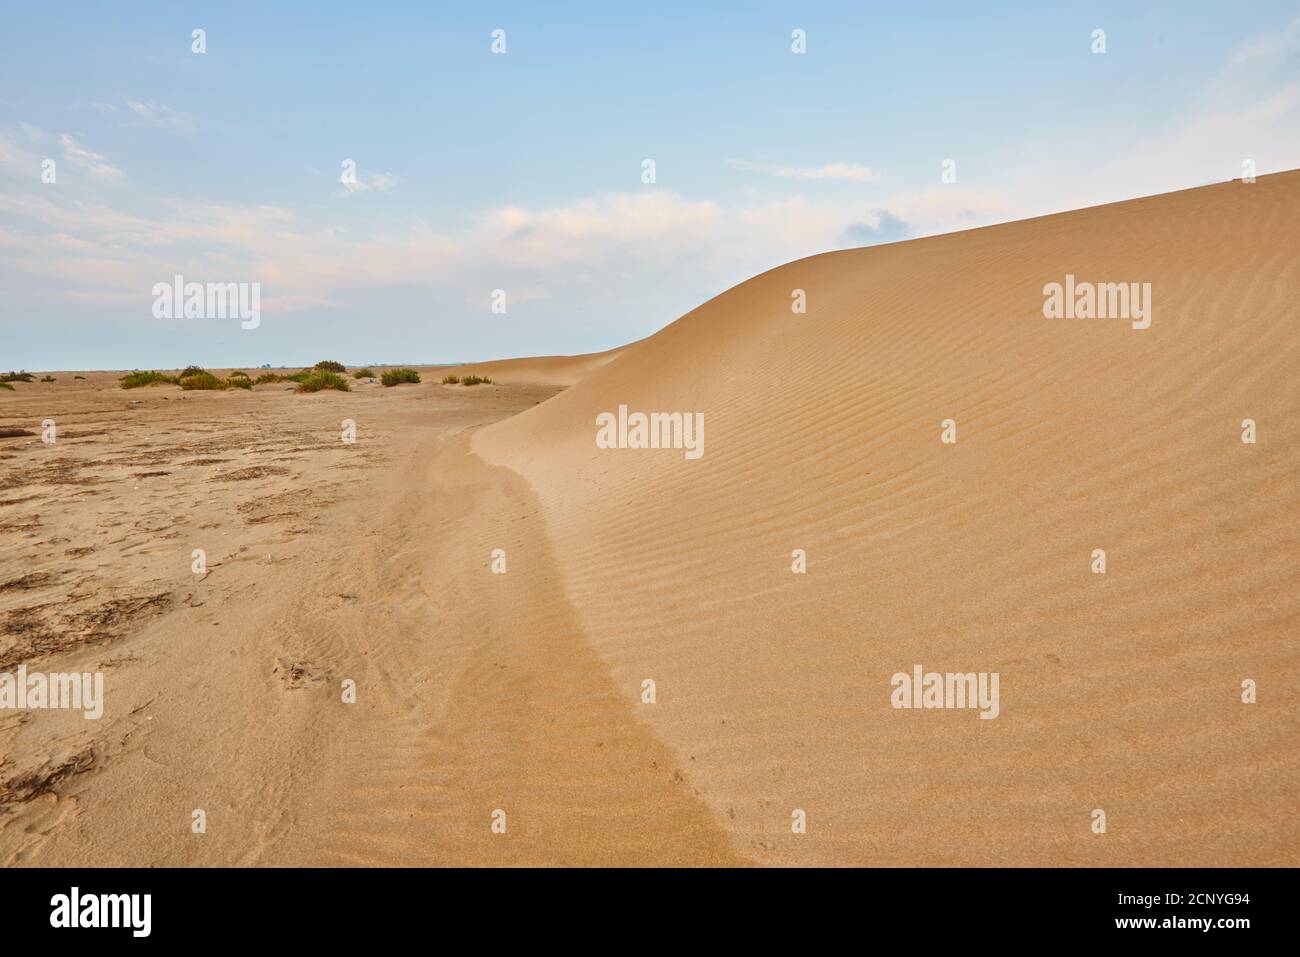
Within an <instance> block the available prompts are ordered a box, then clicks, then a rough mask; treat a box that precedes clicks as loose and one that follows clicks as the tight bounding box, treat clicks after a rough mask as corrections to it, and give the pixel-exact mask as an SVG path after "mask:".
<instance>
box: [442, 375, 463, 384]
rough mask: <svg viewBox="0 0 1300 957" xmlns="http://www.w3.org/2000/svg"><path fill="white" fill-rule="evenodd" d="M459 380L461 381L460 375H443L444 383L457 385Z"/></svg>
mask: <svg viewBox="0 0 1300 957" xmlns="http://www.w3.org/2000/svg"><path fill="white" fill-rule="evenodd" d="M459 381H460V376H458V375H445V376H443V377H442V384H443V385H455V384H456V383H458V382H459Z"/></svg>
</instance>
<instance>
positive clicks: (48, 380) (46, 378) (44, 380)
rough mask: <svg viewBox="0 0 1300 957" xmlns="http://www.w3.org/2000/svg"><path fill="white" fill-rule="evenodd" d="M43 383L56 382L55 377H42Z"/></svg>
mask: <svg viewBox="0 0 1300 957" xmlns="http://www.w3.org/2000/svg"><path fill="white" fill-rule="evenodd" d="M41 381H42V382H53V381H54V376H52V375H43V376H41Z"/></svg>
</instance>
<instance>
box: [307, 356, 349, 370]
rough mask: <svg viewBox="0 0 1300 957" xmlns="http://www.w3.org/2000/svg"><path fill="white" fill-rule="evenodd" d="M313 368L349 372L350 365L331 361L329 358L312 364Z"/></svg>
mask: <svg viewBox="0 0 1300 957" xmlns="http://www.w3.org/2000/svg"><path fill="white" fill-rule="evenodd" d="M312 368H313V369H317V370H319V371H323V372H347V371H348V367H347V366H345V365H344V364H343V363H341V362H331V361H330V360H329V359H322V360H321V361H320V362H318V363H316V364H315V365H314V366H312Z"/></svg>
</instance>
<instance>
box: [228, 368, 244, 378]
mask: <svg viewBox="0 0 1300 957" xmlns="http://www.w3.org/2000/svg"><path fill="white" fill-rule="evenodd" d="M226 378H227V379H235V378H240V379H247V378H248V373H247V372H245V371H244V370H243V369H231V370H230V371H229V372H227V373H226Z"/></svg>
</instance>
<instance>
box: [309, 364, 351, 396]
mask: <svg viewBox="0 0 1300 957" xmlns="http://www.w3.org/2000/svg"><path fill="white" fill-rule="evenodd" d="M350 388H351V387H350V386H349V385H348V380H347V379H345V378H343V376H341V375H339V374H338V373H337V372H331V371H330V370H329V369H317V370H316V371H315V372H312V373H311V374H309V375H308V376H307V377H306V378H304V379H303V380H302V381H301V382H299V383H298V391H299V392H320V391H321V390H322V389H338V390H339V391H340V392H347V391H349V390H350Z"/></svg>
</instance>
